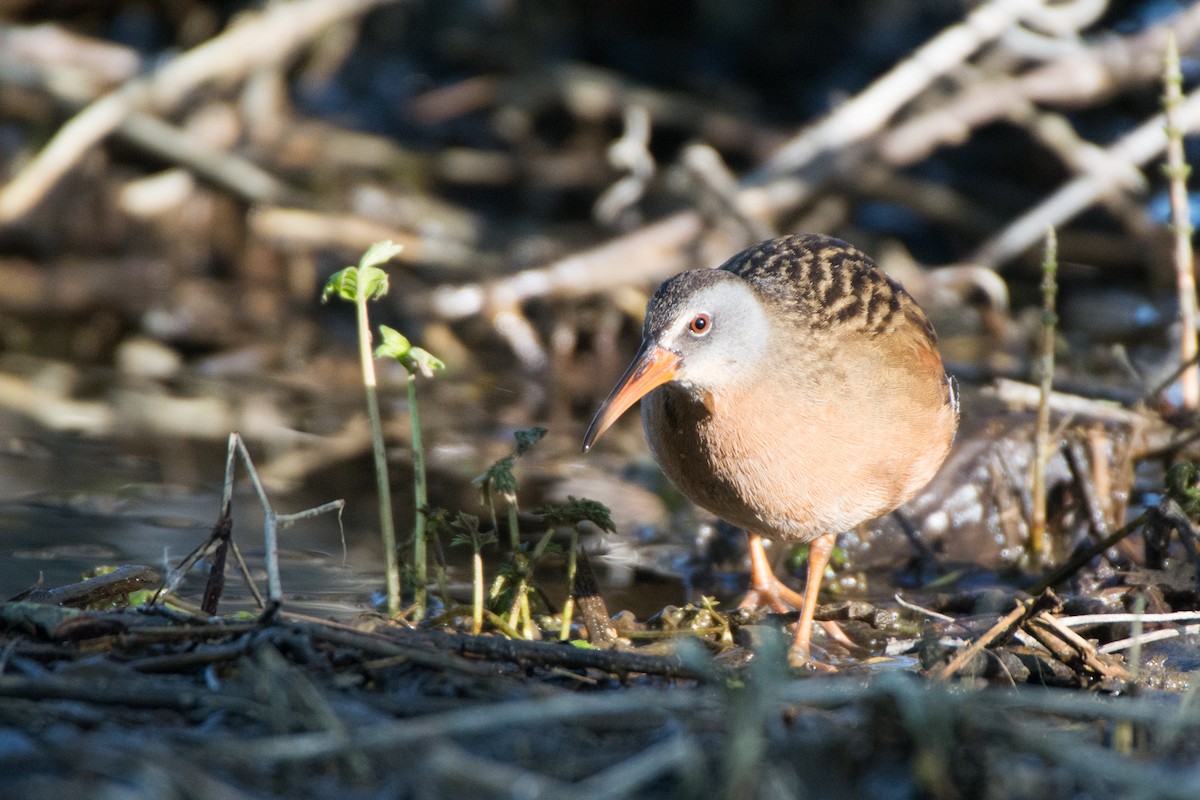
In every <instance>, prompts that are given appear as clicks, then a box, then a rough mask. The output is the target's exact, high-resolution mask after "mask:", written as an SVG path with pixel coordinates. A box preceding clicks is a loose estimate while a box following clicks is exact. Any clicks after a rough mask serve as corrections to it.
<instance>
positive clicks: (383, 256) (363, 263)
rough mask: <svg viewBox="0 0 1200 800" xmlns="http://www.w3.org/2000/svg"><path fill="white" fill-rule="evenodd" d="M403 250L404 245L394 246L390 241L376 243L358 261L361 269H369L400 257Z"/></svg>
mask: <svg viewBox="0 0 1200 800" xmlns="http://www.w3.org/2000/svg"><path fill="white" fill-rule="evenodd" d="M403 249H404V245H402V244H392V243H391V242H390V241H384V242H376V243H375V244H373V245H371V246H370V247H368V248H367V252H365V253H363V256H362V258H360V259H359V260H358V266H359V268H360V269H369V268H371V267H377V266H379V265H380V264H386V263H387V262H389V261H391V260H392V259H393V258H395V257H396V256H398V255H400V251H402V250H403Z"/></svg>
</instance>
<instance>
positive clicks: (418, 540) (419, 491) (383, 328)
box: [375, 325, 446, 620]
mask: <svg viewBox="0 0 1200 800" xmlns="http://www.w3.org/2000/svg"><path fill="white" fill-rule="evenodd" d="M379 333H380V335H381V336H382V337H383V342H382V344H380V345H379V346H378V347H376V348H375V357H376V358H394V359H396V361H397V362H399V364H400V366H402V367H404V369H405V371H406V372H407V373H408V375H407V380H406V383H407V385H408V419H409V423H410V424H411V426H412V465H413V508H414V509H415V515H416V517H415V519H414V521H413V587H414V590H413V605H414V606H415V611H414V617H415V619H418V620H420V619H421V618H422V617H424V616H425V603H426V591H427V589H426V585H427V583H428V581H429V573H428V569H427V567H426V562H427V560H428V552H429V547H428V544H427V543H426V541H425V513H424V508H425V505H426V501H427V497H428V489H427V487H428V483H427V481H426V478H425V448H424V446H423V444H422V442H421V417H420V415H419V414H418V412H417V373H418V372H419V373H421V374H422V375H424V376H425V377H426V378H432V377H433V373H434V372H435V371H437V370H441V369H445V368H446V365H445V364H444V363H442V361H441V359H439V358H437V357H435V356H434V355H433V354H431V353H430V352H429V351H427V350H423V349H422V348H420V347H413V346H412V344H411V343H410V342H409V341H408V339H407V338H405V337H404V335H403V334H401V333H400V332H399V331H397V330H394V329H392V328H389V327H388V326H387V325H380V326H379Z"/></svg>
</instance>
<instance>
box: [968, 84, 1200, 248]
mask: <svg viewBox="0 0 1200 800" xmlns="http://www.w3.org/2000/svg"><path fill="white" fill-rule="evenodd" d="M1165 123H1166V120H1165V117H1164V116H1163V115H1162V114H1156V115H1154V116H1153V117H1151V118H1150V119H1148V120H1147V121H1146V122H1144V123H1142V124H1141V125H1139V126H1138V127H1137V128H1135V129H1134V130H1132V131H1130V132H1129V133H1127V134H1126V135H1125V136H1123V137H1121V138H1120V139H1118V140H1117V141H1116V142H1115V143H1114V144H1112V145H1110V146H1109V147H1107V148H1106V155H1107V156H1108V158H1109V159H1110V160H1112V161H1115V162H1126V163H1130V164H1136V165H1138V166H1144V165H1145V164H1146V163H1147V162H1149V161H1150V160H1151V159H1153V158H1156V157H1158V156H1159V155H1160V154H1161V153H1162V152H1163V150H1164V148H1165V147H1166V144H1167V135H1166V130H1165ZM1178 125H1179V126H1180V128H1181V130H1188V131H1190V130H1193V129H1195V128H1198V127H1200V91H1195V92H1192V93H1191V94H1190V95H1188V96H1187V98H1186V99H1185V100H1184V101H1183V103H1181V104H1180V106H1179V117H1178ZM1119 188H1120V184H1119V180H1118V178H1117V177H1116V176H1115V175H1114V174H1113V173H1112V172H1110V171H1107V170H1106V171H1104V172H1101V173H1095V172H1089V173H1088V174H1086V175H1080V176H1079V177H1077V178H1075V179H1073V180H1071V181H1068V182H1067V183H1066V184H1064V185H1063V186H1062V187H1060V188H1059V189H1058V191H1056V192H1054V193H1053V194H1051V195H1050V196H1049V197H1047V198H1046V199H1045V200H1043V201H1042V202H1040V203H1038V204H1037V205H1036V206H1034V207H1033V208H1032V209H1030V210H1029V211H1027V212H1025V213H1024V214H1022V215H1021V216H1020V217H1018V218H1017V219H1015V220H1014V221H1013V222H1012V223H1011V224H1010V225H1009V226H1008V227H1007V228H1005V229H1004V230H1003V231H1001V232H1000V233H999V234H997V235H996V236H994V237H993V238H991V239H989V240H988V241H986V242H984V243H983V244H982V245H981V246H980V247H979V248H978V249H977V250H976V251H975V252H974V253H972V254H971V255H970V256H969V257H968V258H967V259H965V260H966V261H970V262H975V263H981V264H987V265H989V266H994V265H996V264H1000V263H1003V262H1005V261H1007V260H1009V259H1011V258H1014V257H1015V256H1017V255H1020V254H1021V253H1022V252H1024V251H1025V250H1026V249H1028V248H1029V247H1031V246H1032V245H1034V244H1035V243H1036V242H1038V241H1039V240H1040V239H1041V237H1042V235H1043V233H1044V232H1045V230H1046V228H1048V227H1059V226H1061V225H1063V224H1064V223H1065V222H1067V221H1069V220H1071V219H1073V218H1074V217H1075V216H1076V215H1078V214H1079V213H1081V212H1082V211H1085V210H1086V209H1088V208H1090V207H1091V206H1092V205H1094V204H1095V203H1096V202H1098V201H1099V200H1100V199H1101V198H1103V197H1104V196H1105V195H1107V194H1108V193H1110V192H1113V191H1116V190H1118V189H1119Z"/></svg>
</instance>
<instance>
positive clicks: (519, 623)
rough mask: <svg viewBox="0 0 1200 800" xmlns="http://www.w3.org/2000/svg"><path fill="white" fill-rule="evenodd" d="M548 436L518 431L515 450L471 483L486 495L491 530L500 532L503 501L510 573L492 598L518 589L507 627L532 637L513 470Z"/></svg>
mask: <svg viewBox="0 0 1200 800" xmlns="http://www.w3.org/2000/svg"><path fill="white" fill-rule="evenodd" d="M545 435H546V429H545V428H530V429H528V430H523V431H517V433H516V434H515V438H516V441H517V448H516V450H514V451H513V452H512V453H510V454H509V455H507V456H505V457H504V458H501V459H500V460H498V461H496V462H495V463H494V464H492V465H491V466H490V467H488V468H487V471H486V472H484V473H483V474H482V475H480V476H479V477H477V478H476V479H475V480H474V481H472V483H474V484H476V485H478V486H479V487H480V490H481V492H482V494H483V504H484V505H486V506H487V507H488V511H489V513H490V514H491V517H492V528H493V529H494V530H499V529H500V524H499V519H498V517H497V515H496V497H497V495H498V496H499V497H501V498H502V499H503V500H504V503H505V505H506V507H507V512H508V536H509V545H510V548H511V552H512V562H511V565H510V566H511V569H503V568H502V569H501V571H500V573H499V574H498V575H497V576H496V583H495V584H494V585H493V586H492V589H491V592H490V593H489V595H490V598H491V599H492V600H493V601H495V602H498V601H499V600H500V599H501V598H502V597H504V596H505V595H506V594H508V592H509V590H511V589H513V588H514V587H515V589H516V591H515V593H513V595H512V604H511V606H510V607H509V611H508V615H509V616H508V622H507V624H508V626H509V627H511V628H518V627H519V628H520V629H521V630H522V631H523V632H524V633H525V635H527V636H529V637H532V635H533V617H532V614H531V613H530V610H529V596H528V588H529V568H530V562H529V560H528V559H526V557H525V554H524V553H523V552H522V550H521V531H520V527H519V525H518V521H517V517H518V512H519V506H518V505H517V478H516V476H515V475H514V474H513V467H514V465H515V464H516V460H517V458H518V457H519V456H521V455H524V454H525V453H526V452H528V451H529V449H530V448H531V447H533V446H534V445H535V444H537V443H538V442H539V441H541V440H542V437H544V436H545Z"/></svg>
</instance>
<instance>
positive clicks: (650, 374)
mask: <svg viewBox="0 0 1200 800" xmlns="http://www.w3.org/2000/svg"><path fill="white" fill-rule="evenodd" d="M678 374H679V356H677V355H676V354H675V353H672V352H671V351H670V350H668V349H666V348H665V347H662V346H661V345H657V344H654V343H653V342H646V343H645V344H643V345H642V349H641V350H640V351H638V354H637V355H636V356H635V357H634V359H633V363H632V364H630V365H629V369H627V370H625V374H624V375H622V376H621V380H619V381H617V385H616V387H615V388H613V390H612V394H610V395H609V396H608V399H607V400H605V401H604V404H603V405H601V406H600V410H599V411H597V412H596V417H595V419H593V420H592V424H591V425H589V426H588V429H587V433H586V434H584V436H583V452H585V453H586V452H587V451H588V450H590V449H592V445H593V444H595V442H596V440H597V439H599V438H600V434H602V433H604V432H605V431H606V430H608V426H609V425H612V424H613V423H614V422H616V421H617V417H619V416H621V415H622V414H624V413H625V411H626V409H628V408H629V407H630V406H632V405H633V404H634V403H636V402H637V401H638V400H640V399H641V398H642V397H645V396H646V395H647V394H649V393H650V391H651V390H652V389H654V388H655V387H656V386H662V385H663V384H664V383H666V382H667V381H670V380H672V379H674V378H675V377H676V376H677V375H678Z"/></svg>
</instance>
